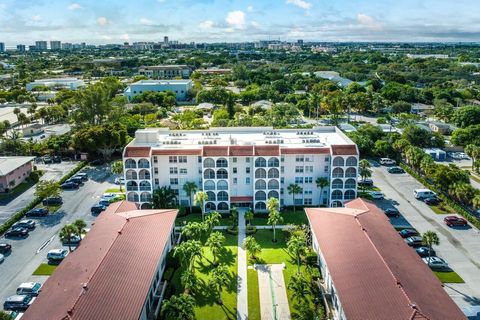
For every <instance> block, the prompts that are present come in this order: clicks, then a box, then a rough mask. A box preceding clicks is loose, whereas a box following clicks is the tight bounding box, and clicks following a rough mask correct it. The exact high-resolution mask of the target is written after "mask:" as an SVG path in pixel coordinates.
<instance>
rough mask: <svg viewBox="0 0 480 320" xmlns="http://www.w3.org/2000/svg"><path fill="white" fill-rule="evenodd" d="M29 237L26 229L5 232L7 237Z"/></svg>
mask: <svg viewBox="0 0 480 320" xmlns="http://www.w3.org/2000/svg"><path fill="white" fill-rule="evenodd" d="M26 236H28V229H25V228H20V227H18V228H12V229H10V230H8V231H7V232H5V237H15V238H16V237H26Z"/></svg>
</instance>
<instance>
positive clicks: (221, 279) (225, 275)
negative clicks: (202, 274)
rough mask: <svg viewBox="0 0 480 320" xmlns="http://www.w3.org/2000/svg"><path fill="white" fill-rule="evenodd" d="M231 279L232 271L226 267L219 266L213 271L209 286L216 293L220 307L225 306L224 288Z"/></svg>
mask: <svg viewBox="0 0 480 320" xmlns="http://www.w3.org/2000/svg"><path fill="white" fill-rule="evenodd" d="M229 278H230V271H228V267H227V266H226V265H219V266H218V267H216V268H215V269H213V270H212V275H211V277H210V282H209V286H210V288H212V289H213V291H214V292H215V294H216V296H217V298H218V303H219V304H220V305H222V304H223V301H222V288H223V287H224V286H227V285H228V282H229Z"/></svg>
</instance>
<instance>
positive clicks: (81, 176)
mask: <svg viewBox="0 0 480 320" xmlns="http://www.w3.org/2000/svg"><path fill="white" fill-rule="evenodd" d="M73 177H74V178H78V179H81V180H82V181H88V174H86V173H85V172H79V173H77V174H76V175H74V176H73Z"/></svg>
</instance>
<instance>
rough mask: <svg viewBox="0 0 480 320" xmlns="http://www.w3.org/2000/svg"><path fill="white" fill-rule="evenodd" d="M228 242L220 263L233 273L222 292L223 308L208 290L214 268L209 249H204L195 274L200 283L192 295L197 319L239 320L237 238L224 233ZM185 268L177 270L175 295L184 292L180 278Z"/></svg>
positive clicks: (196, 265)
mask: <svg viewBox="0 0 480 320" xmlns="http://www.w3.org/2000/svg"><path fill="white" fill-rule="evenodd" d="M224 235H225V238H226V242H225V246H224V247H225V250H224V252H223V253H222V255H221V256H220V263H221V264H226V265H227V266H228V268H229V270H230V272H231V278H230V283H229V285H228V286H227V287H226V288H223V291H222V295H221V298H222V301H223V306H220V305H219V304H218V303H217V302H216V298H215V297H214V296H213V295H212V292H211V290H210V289H209V288H208V279H209V273H210V271H211V270H212V269H213V268H214V266H213V265H212V261H213V256H212V253H211V252H210V250H209V249H208V247H203V254H202V259H201V260H197V262H196V264H195V272H196V275H197V277H198V279H199V283H198V284H197V287H196V288H195V290H194V292H193V293H192V295H193V297H194V298H195V300H196V308H195V318H196V319H218V320H226V319H232V320H233V319H236V318H237V236H236V235H235V236H234V235H230V234H227V233H224ZM182 272H183V268H180V269H177V270H176V272H175V274H174V276H173V278H172V284H173V285H174V286H175V294H179V293H181V292H183V288H182V285H181V283H180V276H181V274H182Z"/></svg>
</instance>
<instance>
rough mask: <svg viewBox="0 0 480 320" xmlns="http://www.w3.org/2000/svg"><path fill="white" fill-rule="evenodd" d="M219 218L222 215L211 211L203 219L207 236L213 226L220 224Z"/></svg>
mask: <svg viewBox="0 0 480 320" xmlns="http://www.w3.org/2000/svg"><path fill="white" fill-rule="evenodd" d="M221 217H222V215H221V214H220V213H218V212H217V211H213V212H211V213H210V214H209V215H208V216H207V217H206V218H205V225H206V229H207V231H208V233H209V234H210V233H211V232H212V230H213V227H214V226H216V225H217V226H218V225H219V224H220V218H221Z"/></svg>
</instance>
